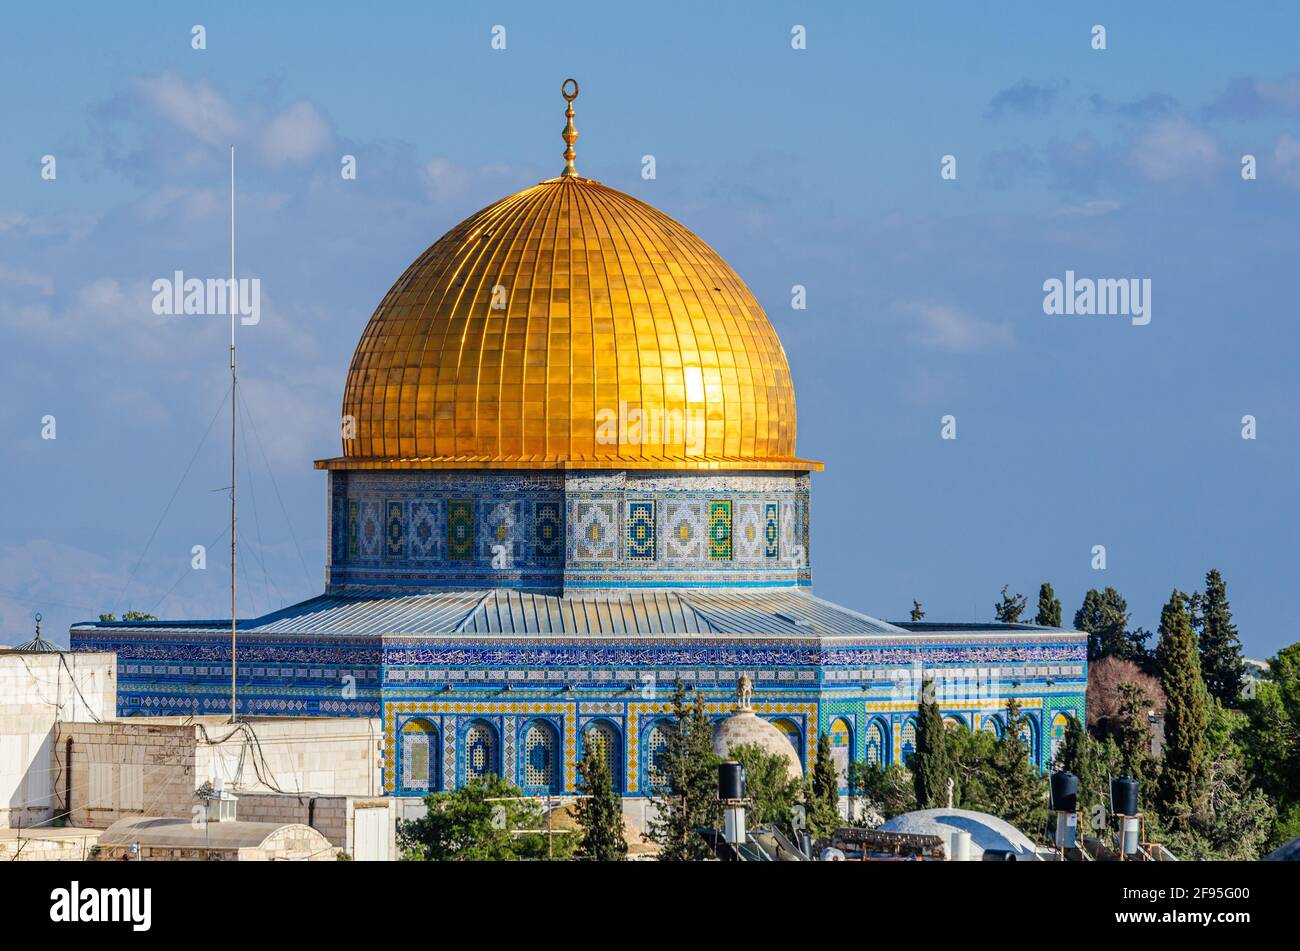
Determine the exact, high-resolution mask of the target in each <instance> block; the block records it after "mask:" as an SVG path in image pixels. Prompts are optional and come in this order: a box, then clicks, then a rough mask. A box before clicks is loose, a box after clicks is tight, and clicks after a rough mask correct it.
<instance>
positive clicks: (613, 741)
mask: <svg viewBox="0 0 1300 951" xmlns="http://www.w3.org/2000/svg"><path fill="white" fill-rule="evenodd" d="M582 749H583V752H584V753H585V752H586V751H587V750H591V752H592V753H593V754H595V756H596V757H597V758H598V759H603V760H604V761H605V766H606V767H607V768H608V769H609V775H610V782H611V783H612V784H613V786H614V789H615V790H616V791H619V790H622V788H623V771H622V769H620V767H621V766H622V763H623V745H622V744H621V743H619V741H618V731H617V730H616V729H614V725H613V724H612V723H606V722H605V721H603V720H596V721H595V722H593V723H589V724H587V728H586V730H584V731H583V733H582Z"/></svg>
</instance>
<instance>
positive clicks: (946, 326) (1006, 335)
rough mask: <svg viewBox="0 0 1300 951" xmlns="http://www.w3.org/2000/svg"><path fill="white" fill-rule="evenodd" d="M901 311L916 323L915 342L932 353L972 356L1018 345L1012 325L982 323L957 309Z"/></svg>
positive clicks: (925, 305) (929, 307)
mask: <svg viewBox="0 0 1300 951" xmlns="http://www.w3.org/2000/svg"><path fill="white" fill-rule="evenodd" d="M901 309H902V310H903V311H904V312H905V313H906V314H908V315H910V317H911V318H913V320H914V328H913V331H912V333H911V335H910V338H911V340H912V342H913V343H916V344H919V345H920V346H922V347H926V348H927V349H930V350H944V351H947V352H948V353H972V352H974V351H977V350H992V349H998V348H1001V347H1007V346H1010V345H1011V343H1012V342H1013V341H1014V335H1013V334H1012V332H1011V326H1010V325H1009V324H1006V323H1002V322H995V321H989V320H979V319H978V318H975V317H972V316H970V315H969V314H967V313H964V312H963V311H960V310H958V309H957V308H956V307H949V306H947V305H944V304H929V303H917V304H906V305H903V307H902V308H901Z"/></svg>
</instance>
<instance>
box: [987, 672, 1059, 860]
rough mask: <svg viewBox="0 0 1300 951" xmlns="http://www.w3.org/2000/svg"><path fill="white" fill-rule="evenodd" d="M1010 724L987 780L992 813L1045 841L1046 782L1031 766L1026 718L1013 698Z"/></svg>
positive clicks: (1010, 704)
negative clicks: (1025, 737) (1023, 732)
mask: <svg viewBox="0 0 1300 951" xmlns="http://www.w3.org/2000/svg"><path fill="white" fill-rule="evenodd" d="M1006 716H1007V724H1006V729H1004V730H1003V731H1002V736H1001V737H999V738H998V743H997V747H996V749H995V750H994V754H993V769H992V770H991V771H990V772H991V773H992V775H990V776H988V777H986V785H987V792H988V795H989V798H990V799H991V800H992V802H991V807H992V808H991V810H990V811H991V812H993V814H994V815H996V816H998V817H999V818H1002V819H1005V820H1006V821H1007V822H1010V823H1011V824H1012V825H1013V826H1015V827H1016V828H1018V829H1019V830H1020V831H1021V832H1023V833H1025V834H1026V835H1028V836H1031V837H1033V838H1041V837H1042V829H1043V827H1044V824H1045V823H1046V821H1047V807H1046V803H1047V781H1046V778H1045V777H1044V776H1042V775H1041V774H1040V773H1039V772H1038V767H1037V764H1035V763H1031V762H1030V759H1029V757H1030V753H1031V752H1032V751H1031V750H1029V749H1026V747H1025V741H1024V739H1023V737H1022V736H1021V731H1022V730H1023V729H1024V727H1025V721H1026V719H1027V718H1026V717H1025V715H1024V714H1023V713H1021V711H1020V704H1018V703H1017V702H1016V700H1015V698H1014V697H1012V698H1010V699H1008V700H1007V714H1006Z"/></svg>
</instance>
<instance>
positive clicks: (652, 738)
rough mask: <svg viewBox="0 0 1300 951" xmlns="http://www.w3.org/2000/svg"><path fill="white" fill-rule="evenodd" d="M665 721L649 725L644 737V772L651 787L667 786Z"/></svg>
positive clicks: (666, 731)
mask: <svg viewBox="0 0 1300 951" xmlns="http://www.w3.org/2000/svg"><path fill="white" fill-rule="evenodd" d="M669 729H671V728H670V727H669V726H668V725H667V724H666V723H663V722H660V723H656V724H654V725H653V726H652V727H650V730H649V732H648V733H646V739H645V773H646V779H647V780H648V786H649V788H651V789H666V788H667V787H668V773H667V763H666V762H665V761H664V760H665V756H666V755H667V752H668V731H669Z"/></svg>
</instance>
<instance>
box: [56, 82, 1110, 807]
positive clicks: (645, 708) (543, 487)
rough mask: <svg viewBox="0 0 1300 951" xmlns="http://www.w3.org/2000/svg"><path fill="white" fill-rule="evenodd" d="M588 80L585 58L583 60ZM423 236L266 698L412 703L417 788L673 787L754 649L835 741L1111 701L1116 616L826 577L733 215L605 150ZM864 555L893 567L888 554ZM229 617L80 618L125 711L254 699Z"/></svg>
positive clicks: (407, 752) (990, 726) (394, 722)
mask: <svg viewBox="0 0 1300 951" xmlns="http://www.w3.org/2000/svg"><path fill="white" fill-rule="evenodd" d="M566 88H567V84H566ZM573 96H576V84H575V85H574V87H573V92H572V95H569V94H568V93H567V92H566V98H568V99H569V106H568V109H567V111H566V116H567V117H568V125H567V127H566V128H565V130H564V139H565V141H566V145H567V148H566V150H565V153H564V155H565V159H566V165H565V168H564V170H563V172H562V174H561V175H560V176H559V177H557V178H553V179H549V180H547V181H544V182H541V183H539V184H537V185H534V186H532V187H530V188H526V189H524V190H523V191H520V192H518V193H516V194H513V195H510V196H508V197H506V198H503V199H501V200H500V201H498V202H496V203H494V204H492V205H489V206H488V207H487V208H485V209H483V210H482V211H479V212H477V213H475V214H473V215H471V216H470V217H469V218H467V219H466V220H465V221H463V222H461V223H460V224H458V225H456V226H455V227H454V228H452V229H451V230H450V231H449V232H447V233H446V234H445V235H444V236H443V237H442V238H440V239H439V240H438V241H437V242H435V243H434V244H433V245H432V246H431V247H430V248H429V249H428V250H427V251H425V252H424V253H423V254H422V255H420V257H419V258H418V259H417V260H416V261H415V262H414V263H412V264H411V265H410V266H409V267H408V268H407V269H406V271H405V272H404V273H403V274H402V275H401V276H400V277H399V278H398V279H397V281H396V283H395V284H394V285H393V286H392V288H391V289H390V290H389V291H388V293H387V294H385V295H384V297H383V299H382V300H381V301H380V302H379V305H378V307H377V308H376V309H375V312H374V314H373V315H372V316H371V318H370V321H369V323H368V324H367V325H366V327H365V329H364V330H363V331H362V333H361V339H360V342H359V343H358V345H357V348H356V352H355V354H354V356H353V358H352V364H351V367H350V369H349V371H348V376H347V381H346V384H345V386H344V395H343V410H342V417H343V419H342V422H343V425H342V434H343V440H342V454H341V455H339V456H337V457H335V458H332V459H325V460H321V461H318V462H317V463H316V466H317V468H319V469H323V470H325V471H326V474H327V478H328V493H327V495H328V512H327V529H326V530H327V533H328V551H329V555H328V564H327V566H326V578H327V580H326V587H325V591H324V593H323V594H321V595H320V596H319V597H316V598H313V599H311V600H309V601H305V602H303V603H301V604H296V605H293V606H292V607H289V608H285V609H282V610H280V611H276V612H274V613H272V614H269V615H266V616H264V617H259V618H252V619H246V620H241V621H239V622H237V625H236V628H237V634H238V640H237V643H238V653H237V659H238V665H237V670H236V678H237V684H238V691H237V697H238V699H237V703H238V710H239V712H240V714H241V715H258V716H266V715H291V716H304V715H308V716H312V715H317V716H361V717H375V718H378V719H379V720H380V721H381V723H382V727H383V734H384V736H383V746H384V754H383V758H384V767H383V771H384V787H385V790H386V791H387V792H389V793H392V794H397V795H421V794H424V793H427V792H429V791H433V790H439V789H450V788H454V787H456V786H458V785H461V784H464V783H466V782H468V781H471V780H473V779H474V778H476V777H479V776H483V775H486V774H494V773H495V774H501V775H503V776H505V777H506V778H507V779H509V780H511V781H512V782H514V783H516V784H517V785H519V786H520V787H521V788H522V789H524V790H525V791H527V792H533V793H538V794H543V793H551V794H559V793H565V792H572V791H575V789H576V783H577V777H576V764H577V761H578V759H580V758H581V756H582V755H583V753H584V751H585V750H586V749H587V748H589V747H591V748H594V749H597V750H598V751H599V752H600V753H601V755H603V756H605V757H607V759H608V761H609V763H610V765H611V767H612V773H613V775H614V781H615V784H616V785H617V787H618V789H619V791H620V792H622V793H623V794H624V795H625V796H628V797H637V796H645V795H648V794H651V793H652V792H653V791H654V789H655V788H656V787H658V786H659V785H660V784H661V781H662V777H661V776H660V775H659V774H658V773H659V770H658V753H659V751H660V750H661V749H662V748H663V745H664V743H665V741H666V737H667V733H666V718H667V716H668V714H669V712H670V703H669V694H670V692H671V690H672V687H673V684H674V683H675V682H676V681H677V680H679V679H680V680H681V681H682V683H683V684H685V685H686V686H687V687H688V688H689V689H690V690H692V691H698V692H699V693H700V694H701V695H702V696H703V697H704V699H705V703H706V708H707V709H708V710H709V712H710V713H711V714H713V715H715V716H717V717H724V716H726V715H728V714H729V713H731V712H732V710H733V708H734V706H735V704H734V696H735V685H736V683H737V680H738V678H739V677H741V676H742V675H748V677H749V678H750V680H751V681H752V683H753V698H752V709H753V712H754V713H755V714H756V715H757V716H760V717H763V718H765V719H768V720H770V721H771V722H772V723H773V725H774V726H775V727H776V728H777V729H778V730H780V731H781V732H782V733H783V734H784V735H785V737H786V738H787V739H788V740H789V742H790V744H791V746H792V747H793V749H794V751H795V755H796V756H797V757H798V759H799V761H800V762H801V763H802V764H803V766H804V769H805V770H807V769H808V768H810V766H811V763H812V757H813V756H814V755H815V753H816V748H817V744H818V743H819V742H828V743H830V744H831V746H832V753H833V755H834V757H835V758H836V759H837V760H838V761H839V764H840V767H841V770H842V771H843V770H845V769H846V767H847V763H848V761H849V760H850V759H857V760H869V761H874V762H878V763H882V764H883V763H889V762H905V761H906V758H907V756H908V755H909V753H910V752H911V750H912V748H913V747H914V745H915V730H916V724H915V717H916V706H917V704H916V697H917V690H918V688H919V686H920V684H921V682H922V679H923V678H924V679H929V678H933V679H934V680H935V681H936V684H937V685H938V691H939V702H940V704H941V706H942V708H943V711H944V714H945V717H947V718H948V719H949V720H951V721H953V722H961V723H964V724H965V725H967V726H969V727H971V728H972V729H981V730H991V731H1000V730H1001V729H1002V726H1003V724H1004V722H1005V707H1006V704H1007V701H1008V699H1010V698H1012V697H1014V698H1016V699H1017V700H1018V701H1019V703H1020V705H1021V707H1022V709H1023V710H1024V711H1025V712H1026V713H1027V714H1028V720H1027V723H1026V726H1025V733H1026V735H1025V741H1026V743H1027V746H1028V750H1029V754H1028V755H1030V756H1031V757H1032V758H1033V760H1034V762H1036V763H1037V764H1038V765H1039V766H1040V767H1045V766H1046V765H1047V764H1049V763H1050V760H1051V757H1052V753H1053V750H1054V748H1055V746H1056V744H1057V743H1058V742H1059V740H1060V738H1061V737H1062V736H1063V734H1064V729H1065V725H1066V723H1067V722H1068V718H1070V717H1082V715H1083V701H1084V688H1085V685H1086V666H1085V665H1086V661H1085V636H1084V635H1082V634H1079V633H1077V632H1073V631H1067V630H1059V629H1052V628H1042V627H1034V626H1031V625H1004V624H938V623H911V622H893V623H890V622H886V621H881V620H877V619H875V618H873V617H870V616H868V615H866V614H862V613H859V612H857V611H855V610H851V609H849V608H846V607H841V606H839V605H835V604H831V603H829V602H827V601H824V600H820V599H818V598H816V597H814V596H813V594H812V590H811V586H812V572H811V567H810V566H811V554H812V546H811V526H810V505H809V495H810V490H811V473H813V472H815V471H818V470H820V469H821V468H822V466H821V464H820V463H817V462H811V461H808V460H805V459H801V458H799V457H798V456H797V455H796V452H795V435H796V414H795V399H794V386H793V383H792V381H791V378H790V370H789V366H788V364H787V362H786V358H785V353H784V351H783V350H782V347H781V342H780V340H779V339H778V337H777V335H776V332H775V330H774V329H773V327H772V324H771V323H770V321H769V320H768V318H767V316H766V314H765V313H764V312H763V309H762V307H761V306H760V305H759V303H758V301H757V300H756V299H755V298H754V296H753V294H751V293H750V291H749V289H748V288H747V287H746V286H745V284H744V282H743V281H742V280H741V278H740V277H739V276H738V275H737V274H736V272H735V271H733V270H732V268H731V267H730V266H729V265H728V264H727V263H726V262H725V261H724V260H723V259H722V258H721V257H720V256H719V255H718V254H717V253H716V252H715V251H713V249H712V248H710V247H709V246H708V245H707V244H706V243H705V242H704V241H703V240H701V239H700V238H699V237H697V236H696V235H695V234H693V233H692V232H691V231H689V230H688V229H687V228H686V227H684V226H683V225H681V224H679V223H678V222H676V221H674V220H673V219H672V218H670V217H668V216H667V215H665V214H663V213H662V212H660V211H658V210H656V209H654V208H652V207H650V206H649V205H647V204H645V203H644V202H641V201H638V200H637V199H635V198H632V197H630V196H628V195H625V194H623V193H621V192H618V191H616V190H614V189H612V188H608V187H606V186H604V185H602V184H600V183H599V182H596V181H593V180H591V179H587V178H583V177H582V176H580V175H579V174H578V173H577V170H576V168H575V164H574V161H575V154H574V152H575V150H574V142H575V140H576V139H577V132H576V130H575V129H574V126H573V105H572V99H573ZM862 567H863V570H866V569H867V567H868V566H867V565H865V564H864V565H863V566H862ZM230 629H231V623H230V621H229V619H227V620H224V621H201V622H183V621H181V622H178V621H158V622H115V623H102V622H101V623H87V624H78V625H74V626H73V628H72V631H71V636H72V643H73V646H74V648H75V649H78V650H112V651H116V652H117V655H118V698H119V700H118V703H119V713H120V714H121V715H123V716H133V715H139V716H149V715H173V716H174V715H177V714H188V713H193V714H213V713H222V712H229V710H230V681H231V651H230Z"/></svg>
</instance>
